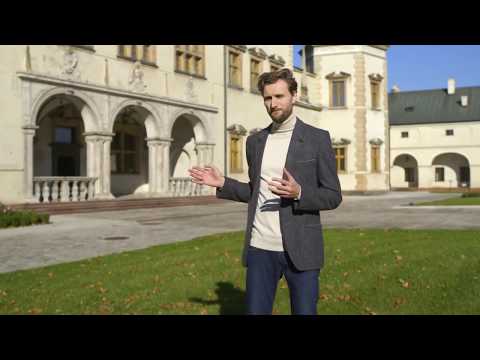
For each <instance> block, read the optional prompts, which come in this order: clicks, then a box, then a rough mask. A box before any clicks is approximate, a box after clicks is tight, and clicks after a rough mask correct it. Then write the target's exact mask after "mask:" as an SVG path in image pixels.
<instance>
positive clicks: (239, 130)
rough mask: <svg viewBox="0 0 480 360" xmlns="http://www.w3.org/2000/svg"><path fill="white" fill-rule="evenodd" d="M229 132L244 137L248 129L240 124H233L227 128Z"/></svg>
mask: <svg viewBox="0 0 480 360" xmlns="http://www.w3.org/2000/svg"><path fill="white" fill-rule="evenodd" d="M227 131H228V132H229V133H230V134H232V135H241V136H244V135H246V134H247V129H245V128H244V127H243V126H242V125H240V124H233V125H230V126H229V127H228V128H227Z"/></svg>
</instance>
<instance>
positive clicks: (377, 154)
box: [371, 145, 380, 172]
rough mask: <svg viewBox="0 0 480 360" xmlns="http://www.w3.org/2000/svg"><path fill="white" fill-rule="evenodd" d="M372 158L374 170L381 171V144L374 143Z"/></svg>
mask: <svg viewBox="0 0 480 360" xmlns="http://www.w3.org/2000/svg"><path fill="white" fill-rule="evenodd" d="M371 158H372V172H380V146H378V145H372V148H371Z"/></svg>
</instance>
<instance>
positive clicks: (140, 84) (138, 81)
mask: <svg viewBox="0 0 480 360" xmlns="http://www.w3.org/2000/svg"><path fill="white" fill-rule="evenodd" d="M128 83H129V85H130V88H131V90H133V91H137V92H145V89H146V87H147V85H145V83H144V81H143V70H142V64H141V63H140V61H136V62H135V64H134V65H133V68H132V72H131V74H130V79H129V81H128Z"/></svg>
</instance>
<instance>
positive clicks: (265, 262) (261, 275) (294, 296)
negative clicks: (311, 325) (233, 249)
mask: <svg viewBox="0 0 480 360" xmlns="http://www.w3.org/2000/svg"><path fill="white" fill-rule="evenodd" d="M247 266H248V267H247V314H248V315H271V314H272V311H273V303H274V300H275V293H276V291H277V285H278V282H279V281H280V279H281V278H282V276H285V280H286V281H287V285H288V289H289V291H290V307H291V311H292V314H293V315H316V314H317V302H318V294H319V275H320V270H311V271H299V270H297V269H296V268H295V266H294V265H293V263H292V261H291V260H290V258H289V257H288V254H287V253H286V252H277V251H268V250H262V249H257V248H254V247H252V246H250V247H249V248H248V254H247Z"/></svg>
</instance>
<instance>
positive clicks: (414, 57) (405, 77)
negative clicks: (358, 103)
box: [295, 45, 480, 91]
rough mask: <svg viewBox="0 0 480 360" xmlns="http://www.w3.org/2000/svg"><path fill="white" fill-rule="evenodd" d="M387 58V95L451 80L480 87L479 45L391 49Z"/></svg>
mask: <svg viewBox="0 0 480 360" xmlns="http://www.w3.org/2000/svg"><path fill="white" fill-rule="evenodd" d="M295 47H296V49H297V48H298V49H300V48H301V45H295ZM295 54H296V57H295V65H296V66H301V64H300V57H299V56H298V54H297V51H295ZM387 56H388V73H389V74H388V91H390V90H391V88H392V86H393V85H395V84H396V85H398V87H399V88H400V90H402V91H407V90H426V89H440V88H446V87H447V81H448V78H449V77H453V78H455V80H456V84H457V86H458V87H464V86H480V45H392V46H390V48H389V49H388V53H387Z"/></svg>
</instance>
